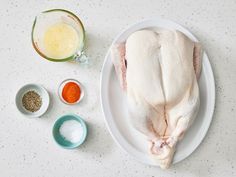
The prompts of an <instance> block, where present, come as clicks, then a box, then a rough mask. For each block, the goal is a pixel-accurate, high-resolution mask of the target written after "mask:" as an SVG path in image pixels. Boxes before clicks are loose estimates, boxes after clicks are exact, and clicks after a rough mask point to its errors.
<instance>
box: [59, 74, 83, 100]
mask: <svg viewBox="0 0 236 177" xmlns="http://www.w3.org/2000/svg"><path fill="white" fill-rule="evenodd" d="M68 82H74V83H76V84H77V85H78V86H79V87H80V92H81V93H80V98H79V99H78V100H77V101H76V102H74V103H68V102H67V101H65V100H64V98H63V97H62V91H63V88H64V86H65V85H66V84H67V83H68ZM58 96H59V98H60V100H61V101H62V102H63V103H65V104H68V105H74V104H78V103H79V102H80V101H81V100H82V99H83V97H84V87H83V85H82V84H81V83H80V82H79V81H77V80H75V79H66V80H64V81H63V82H62V83H61V84H60V85H59V88H58Z"/></svg>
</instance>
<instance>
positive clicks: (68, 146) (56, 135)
mask: <svg viewBox="0 0 236 177" xmlns="http://www.w3.org/2000/svg"><path fill="white" fill-rule="evenodd" d="M68 120H76V121H78V122H79V123H80V124H81V126H82V127H83V136H82V138H81V139H80V140H79V141H78V142H77V143H72V142H70V141H67V140H66V139H65V138H64V137H63V136H62V135H61V134H60V131H59V129H60V127H61V125H62V124H63V122H65V121H68ZM87 133H88V130H87V126H86V123H85V121H84V120H83V119H82V118H81V117H79V116H78V115H75V114H68V115H64V116H62V117H60V118H58V119H57V120H56V122H55V123H54V126H53V131H52V134H53V137H54V140H55V141H56V143H57V144H58V145H59V146H61V147H63V148H65V149H74V148H77V147H79V146H80V145H81V144H83V142H84V141H85V139H86V137H87Z"/></svg>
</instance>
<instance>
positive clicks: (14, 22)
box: [0, 0, 236, 177]
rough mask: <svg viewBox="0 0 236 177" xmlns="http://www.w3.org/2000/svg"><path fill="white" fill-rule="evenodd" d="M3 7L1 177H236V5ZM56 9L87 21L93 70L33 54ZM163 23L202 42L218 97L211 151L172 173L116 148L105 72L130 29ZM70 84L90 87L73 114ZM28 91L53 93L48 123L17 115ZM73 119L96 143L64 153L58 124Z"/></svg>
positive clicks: (50, 2)
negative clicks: (65, 86)
mask: <svg viewBox="0 0 236 177" xmlns="http://www.w3.org/2000/svg"><path fill="white" fill-rule="evenodd" d="M0 7H1V12H0V56H1V64H0V83H1V84H0V176H1V177H13V176H14V177H16V176H17V177H30V176H34V177H36V176H39V177H43V176H45V177H46V176H47V177H52V176H57V177H63V176H64V177H72V176H73V177H76V176H84V177H92V176H94V177H95V176H96V177H113V176H114V177H133V176H135V177H152V176H158V177H159V176H160V177H164V176H165V177H174V176H176V177H180V176H181V177H182V176H183V177H196V176H201V177H205V176H214V177H216V176H219V177H221V176H227V177H228V176H236V119H235V115H236V97H235V91H236V59H235V58H236V30H235V29H236V21H235V20H236V1H234V0H228V1H222V0H218V1H215V0H209V1H205V0H199V1H196V0H195V1H194V0H192V1H185V3H184V1H166V0H162V1H154V0H152V1H151V0H150V1H146V0H138V1H135V0H120V1H114V0H113V1H111V0H100V1H88V0H81V1H78V0H74V1H72V0H71V1H69V0H67V1H66V0H64V1H56V0H41V1H39V0H38V1H36V0H34V1H33V0H32V1H27V0H21V1H20V0H14V1H13V0H12V1H7V0H1V2H0ZM50 8H64V9H68V10H71V11H73V12H74V13H75V14H77V15H78V16H80V18H81V20H82V21H83V23H84V25H85V28H86V32H87V43H88V49H87V53H88V55H89V57H90V58H91V62H92V66H91V67H90V68H83V67H81V66H79V65H78V64H74V63H68V62H67V63H53V62H49V61H46V60H44V59H42V58H41V57H40V56H39V55H37V53H36V52H35V51H34V50H33V48H32V45H31V39H30V33H31V26H32V23H33V20H34V17H35V15H37V14H38V13H39V12H41V11H43V10H46V9H50ZM155 16H156V17H163V18H167V19H170V20H174V21H176V22H177V23H180V24H182V25H184V26H185V27H186V28H188V29H190V31H192V32H193V33H194V34H195V35H196V36H197V37H198V38H199V40H200V41H201V42H202V44H203V46H204V48H205V50H206V52H207V53H208V55H209V58H210V61H211V64H212V67H213V70H214V75H215V80H216V89H217V90H216V91H217V95H216V96H217V97H216V109H215V114H214V117H213V122H212V125H211V127H210V129H209V131H208V134H207V136H206V138H205V139H204V141H203V143H202V144H201V145H200V146H199V148H198V149H197V150H196V151H195V152H194V153H193V154H192V155H191V156H190V157H188V158H187V159H186V160H184V161H182V162H180V163H178V164H176V165H173V166H172V167H171V168H170V169H169V170H166V171H163V170H161V169H159V168H157V167H151V166H148V165H144V164H141V163H139V162H137V161H135V160H134V159H133V158H132V157H130V156H129V155H127V154H126V153H125V152H123V151H122V150H121V149H120V148H119V147H118V146H117V145H116V144H115V142H114V141H113V140H112V138H111V136H110V134H109V132H108V130H107V128H106V127H105V124H104V121H103V115H102V111H101V107H100V99H99V80H100V72H101V67H102V63H103V60H104V56H105V54H106V52H107V50H108V47H109V45H110V44H111V42H112V40H113V38H114V37H115V36H116V35H117V34H118V33H119V32H120V30H122V29H124V28H125V27H127V25H130V24H132V23H135V22H138V21H140V20H142V19H144V18H150V17H155ZM66 78H75V79H78V80H79V81H81V82H82V83H83V84H84V85H85V87H86V97H85V99H84V100H83V102H82V103H81V104H79V105H76V106H68V105H65V104H63V103H62V102H61V101H60V100H59V98H58V96H57V88H58V85H59V83H60V82H61V81H62V80H63V79H66ZM27 83H38V84H42V85H43V86H44V87H45V88H46V89H47V90H48V91H49V92H50V96H51V101H52V104H51V106H50V108H49V110H48V112H47V113H46V114H45V115H44V116H43V117H42V118H41V119H29V118H26V117H24V116H23V115H21V114H20V113H19V112H18V111H17V109H16V106H15V102H14V99H15V94H16V92H17V90H18V89H19V88H20V87H21V86H23V85H24V84H27ZM65 113H77V114H79V115H81V116H82V117H83V118H84V119H85V120H86V122H87V123H88V125H89V136H88V140H87V141H86V143H85V144H84V145H83V146H82V147H81V148H79V149H76V150H65V149H62V148H60V147H59V146H57V145H56V143H55V142H54V140H53V138H52V126H53V123H54V121H55V120H56V119H57V118H58V117H59V116H61V115H63V114H65Z"/></svg>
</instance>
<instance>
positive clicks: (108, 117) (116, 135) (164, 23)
mask: <svg viewBox="0 0 236 177" xmlns="http://www.w3.org/2000/svg"><path fill="white" fill-rule="evenodd" d="M151 24H152V25H151ZM154 26H157V27H164V28H168V29H178V30H179V31H181V32H183V33H184V34H185V35H187V36H188V37H189V38H191V39H192V40H194V41H198V40H197V38H196V37H195V36H194V35H193V34H192V33H191V32H190V31H188V30H187V29H186V28H184V27H182V26H181V25H179V24H177V23H175V22H173V21H170V20H165V19H161V18H155V19H146V20H143V21H141V22H138V23H135V24H133V25H130V26H129V27H127V28H126V29H125V30H123V31H122V32H121V33H119V34H118V35H117V37H116V38H115V39H114V40H113V42H112V44H111V46H112V45H113V44H114V43H116V42H121V41H119V38H120V37H121V36H122V35H124V34H125V33H129V34H130V33H132V32H134V31H137V30H139V29H142V28H149V27H154ZM109 54H110V49H109V50H108V52H107V54H106V56H105V60H104V63H103V67H102V72H101V80H100V89H101V90H100V99H101V106H102V111H103V115H104V120H105V123H106V126H107V128H108V130H109V132H110V134H111V136H112V137H113V139H114V140H115V142H116V143H117V144H118V145H119V146H120V147H121V148H122V149H123V150H124V151H126V152H127V153H128V154H131V155H132V156H133V157H134V158H135V159H137V160H138V161H140V162H143V163H146V164H149V165H154V166H157V164H156V163H153V162H152V161H150V159H147V158H144V157H141V156H140V155H139V154H138V153H137V152H136V151H134V149H133V148H131V147H130V145H129V144H127V142H126V140H125V139H124V138H123V137H122V135H121V133H120V132H119V130H118V129H117V128H116V127H115V125H114V122H113V119H112V113H111V110H110V107H109V104H108V103H107V95H106V92H107V89H106V84H105V83H107V82H108V80H109V77H108V76H107V75H106V74H104V73H109V72H110V71H111V69H112V68H111V67H110V66H109V64H108V62H109V61H108V58H109ZM204 57H205V58H206V59H205V60H204V61H203V64H204V65H203V68H202V69H205V70H207V71H208V74H209V75H208V79H207V80H208V81H209V82H208V83H209V85H210V87H211V92H210V100H209V102H210V103H211V105H212V106H211V107H210V108H208V109H210V110H208V112H209V114H208V116H209V118H208V119H207V120H206V121H205V125H204V127H203V128H202V131H201V134H200V137H199V138H198V141H196V142H195V144H194V147H193V148H192V149H189V150H188V152H187V153H185V154H184V155H183V156H182V157H181V158H179V159H177V160H176V159H174V160H173V163H177V162H179V161H182V160H184V159H185V158H186V157H188V156H189V155H190V154H191V153H193V152H194V151H195V149H196V148H197V147H198V146H199V145H200V143H201V142H202V141H203V139H204V137H205V136H206V134H207V131H208V129H209V127H210V124H211V121H212V117H213V113H214V107H215V81H214V76H213V72H212V68H211V65H210V62H209V59H208V56H207V55H206V53H205V52H204V53H203V58H204Z"/></svg>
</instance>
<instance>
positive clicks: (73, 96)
mask: <svg viewBox="0 0 236 177" xmlns="http://www.w3.org/2000/svg"><path fill="white" fill-rule="evenodd" d="M80 96H81V89H80V86H79V85H78V84H77V83H75V82H68V83H66V84H65V86H64V87H63V89H62V98H63V99H64V100H65V101H66V102H67V103H76V102H77V101H78V100H79V99H80Z"/></svg>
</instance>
